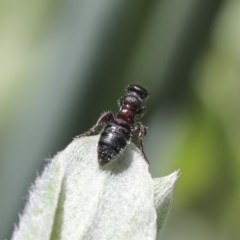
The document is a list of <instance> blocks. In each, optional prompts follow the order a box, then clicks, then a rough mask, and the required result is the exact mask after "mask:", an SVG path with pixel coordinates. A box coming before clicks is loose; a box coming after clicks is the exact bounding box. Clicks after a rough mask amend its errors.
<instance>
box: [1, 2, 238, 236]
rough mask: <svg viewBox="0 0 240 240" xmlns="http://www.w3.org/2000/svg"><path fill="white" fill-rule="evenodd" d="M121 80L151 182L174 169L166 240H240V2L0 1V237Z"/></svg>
mask: <svg viewBox="0 0 240 240" xmlns="http://www.w3.org/2000/svg"><path fill="white" fill-rule="evenodd" d="M129 83H139V84H142V85H143V86H145V87H146V88H147V89H148V91H149V92H150V94H151V97H150V98H149V100H148V102H147V104H146V105H147V113H146V115H145V117H144V119H143V122H144V124H145V125H147V126H148V127H149V132H148V135H147V137H146V138H145V141H144V143H145V151H146V154H147V156H148V159H149V161H150V171H151V173H152V175H153V176H154V177H156V176H163V175H166V174H168V173H170V172H172V171H173V170H176V169H179V168H180V169H181V177H180V179H179V181H178V183H177V185H176V189H175V193H174V199H173V205H172V209H171V213H170V215H169V218H168V222H167V224H166V228H165V232H164V234H163V236H162V238H163V239H165V240H172V239H178V240H181V239H184V240H186V239H195V240H198V239H199V240H200V239H205V240H210V239H211V240H212V239H218V240H223V239H224V240H229V239H240V229H239V224H240V174H239V173H240V171H239V170H240V166H239V165H240V147H239V140H240V128H239V123H240V108H239V102H240V1H237V0H229V1H219V0H211V1H209V0H201V1H199V0H182V1H177V0H159V1H156V0H138V1H129V0H121V1H117V0H116V1H107V0H102V1H91V0H90V1H87V0H78V1H76V0H69V1H55V0H41V1H40V0H39V1H30V0H22V1H6V0H1V1H0V116H1V117H0V133H1V134H0V239H4V238H9V236H10V235H11V232H12V230H13V227H14V224H16V223H17V221H18V215H19V213H20V212H21V210H22V208H23V206H24V202H25V199H26V196H27V192H28V188H29V186H30V185H31V183H32V182H33V181H34V179H35V178H36V176H37V172H38V173H39V172H41V170H42V168H43V166H44V164H45V161H44V159H46V158H49V157H51V156H53V155H55V153H56V152H57V151H60V150H62V149H63V148H64V147H65V146H66V145H67V144H68V143H69V142H70V141H71V140H72V138H73V137H75V136H76V135H78V134H80V133H81V132H83V131H84V130H86V129H88V128H89V127H90V126H92V125H93V124H94V123H95V121H96V119H97V118H98V116H99V115H100V114H101V113H102V112H103V111H106V110H113V111H117V109H118V107H117V104H116V101H117V99H118V98H119V97H120V96H121V95H122V94H123V92H124V88H125V86H126V85H127V84H129Z"/></svg>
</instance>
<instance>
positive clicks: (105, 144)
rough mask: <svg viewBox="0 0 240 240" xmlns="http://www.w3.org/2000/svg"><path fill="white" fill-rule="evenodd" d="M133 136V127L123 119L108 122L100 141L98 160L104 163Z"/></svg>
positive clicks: (114, 155)
mask: <svg viewBox="0 0 240 240" xmlns="http://www.w3.org/2000/svg"><path fill="white" fill-rule="evenodd" d="M130 138H131V128H130V126H129V124H128V123H126V122H124V121H122V120H115V121H114V122H113V123H110V124H107V125H106V127H105V128H104V130H103V132H102V133H101V135H100V139H99V142H98V161H99V163H100V164H101V165H104V164H106V163H108V162H109V161H111V160H112V159H114V158H115V157H116V156H117V155H118V153H120V152H121V150H122V149H124V148H125V147H126V145H127V143H128V142H129V140H130Z"/></svg>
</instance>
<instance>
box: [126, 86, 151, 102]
mask: <svg viewBox="0 0 240 240" xmlns="http://www.w3.org/2000/svg"><path fill="white" fill-rule="evenodd" d="M127 92H128V93H131V92H132V93H135V94H137V95H138V96H139V97H140V98H141V99H145V98H146V97H147V96H148V92H147V90H146V89H145V88H143V87H142V86H140V85H137V84H133V85H129V86H128V87H127Z"/></svg>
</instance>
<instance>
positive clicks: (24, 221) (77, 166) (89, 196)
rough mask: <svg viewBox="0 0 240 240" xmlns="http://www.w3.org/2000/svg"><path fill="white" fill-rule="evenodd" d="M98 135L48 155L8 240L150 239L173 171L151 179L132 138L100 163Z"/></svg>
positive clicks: (163, 210) (75, 142)
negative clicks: (119, 151)
mask: <svg viewBox="0 0 240 240" xmlns="http://www.w3.org/2000/svg"><path fill="white" fill-rule="evenodd" d="M98 139H99V135H97V136H91V137H82V138H77V139H75V140H74V141H73V142H72V143H71V144H70V145H69V146H68V147H67V148H66V149H65V150H63V151H62V152H60V153H59V154H57V155H56V156H55V157H54V158H53V159H52V160H51V162H50V163H49V164H48V165H47V166H46V169H45V171H44V172H43V174H42V175H41V176H40V178H38V179H37V181H36V183H35V185H34V187H33V188H32V190H31V191H30V197H29V201H28V203H27V204H26V207H25V210H24V212H23V215H22V216H21V218H20V223H19V226H18V228H16V229H15V231H14V233H13V237H12V239H13V240H28V239H29V240H30V239H39V240H48V239H49V240H50V239H54V240H55V239H62V240H65V239H71V240H75V239H76V240H77V239H78V240H79V239H98V240H101V239H144V240H145V239H149V240H150V239H156V234H157V213H159V214H160V219H161V223H162V222H163V220H164V218H165V214H162V213H163V212H166V211H167V209H168V208H167V206H166V205H167V204H166V203H167V202H169V200H170V196H171V194H170V193H171V192H172V189H173V185H174V182H175V180H176V178H177V174H176V173H174V174H175V175H174V174H172V175H170V176H169V177H164V178H159V179H156V180H153V179H152V177H151V175H150V173H149V171H148V164H147V163H146V161H145V160H144V159H143V157H142V155H141V152H140V151H139V149H138V148H137V147H136V146H135V145H134V144H133V143H131V144H129V145H128V147H127V148H126V150H125V151H123V154H121V156H119V158H117V159H116V160H114V161H112V162H110V163H108V164H107V165H106V166H104V167H101V166H99V164H98V161H97V143H98ZM158 222H159V221H158ZM158 225H159V223H158Z"/></svg>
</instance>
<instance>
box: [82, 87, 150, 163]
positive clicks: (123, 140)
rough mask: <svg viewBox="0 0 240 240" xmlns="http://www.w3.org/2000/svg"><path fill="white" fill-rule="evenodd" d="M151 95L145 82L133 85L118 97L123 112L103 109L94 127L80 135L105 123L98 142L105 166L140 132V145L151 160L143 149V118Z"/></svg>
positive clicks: (145, 132)
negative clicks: (144, 102)
mask: <svg viewBox="0 0 240 240" xmlns="http://www.w3.org/2000/svg"><path fill="white" fill-rule="evenodd" d="M147 96H148V92H147V90H146V89H145V88H143V87H142V86H140V85H137V84H132V85H129V86H128V87H127V88H126V94H125V95H124V96H122V97H120V99H119V100H118V105H119V112H118V113H117V114H116V115H114V114H113V113H112V112H105V113H103V114H102V115H101V116H100V117H99V119H98V120H97V122H96V124H95V125H94V126H93V127H92V128H90V129H89V130H88V131H87V132H85V133H83V134H81V135H80V137H82V136H88V135H92V134H93V133H94V132H95V131H96V128H97V127H99V126H102V127H103V130H102V132H101V134H100V138H99V142H98V146H97V153H98V162H99V164H100V165H101V166H104V165H105V164H107V163H108V162H110V161H112V160H114V159H115V158H116V157H117V156H118V155H119V154H120V153H121V152H122V151H123V150H124V149H125V147H126V146H127V144H128V143H130V141H131V140H132V137H133V136H137V138H138V141H139V144H138V147H139V149H140V150H141V152H142V154H143V156H144V158H145V160H146V161H147V162H148V160H147V158H146V155H145V153H144V149H143V138H144V137H145V136H146V134H147V127H145V126H144V125H143V124H142V123H141V122H140V121H139V120H140V119H141V118H142V117H143V115H144V112H145V107H144V106H143V100H144V99H146V98H147Z"/></svg>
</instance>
